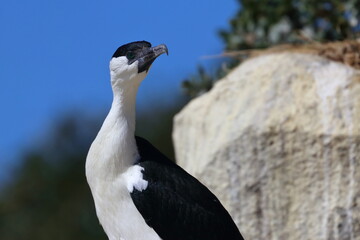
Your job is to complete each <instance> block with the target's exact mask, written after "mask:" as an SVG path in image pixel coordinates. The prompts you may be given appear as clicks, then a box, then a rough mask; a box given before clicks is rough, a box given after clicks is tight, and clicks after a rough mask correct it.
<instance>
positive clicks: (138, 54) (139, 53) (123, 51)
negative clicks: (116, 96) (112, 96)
mask: <svg viewBox="0 0 360 240" xmlns="http://www.w3.org/2000/svg"><path fill="white" fill-rule="evenodd" d="M163 53H166V54H168V49H167V47H166V45H165V44H160V45H158V46H156V47H151V43H149V42H146V41H138V42H131V43H128V44H125V45H123V46H121V47H119V48H118V49H117V50H116V51H115V53H114V54H113V56H112V58H111V60H110V73H111V84H112V85H113V87H115V86H117V87H124V86H126V85H128V84H131V85H134V84H135V85H138V84H140V82H141V81H142V80H143V79H144V78H145V77H146V75H147V73H148V71H149V69H150V66H151V64H152V63H153V62H154V61H155V59H156V58H157V57H158V56H160V55H161V54H163Z"/></svg>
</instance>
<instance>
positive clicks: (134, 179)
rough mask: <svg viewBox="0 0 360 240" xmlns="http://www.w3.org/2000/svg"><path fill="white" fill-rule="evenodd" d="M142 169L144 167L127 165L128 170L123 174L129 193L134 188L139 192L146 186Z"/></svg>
mask: <svg viewBox="0 0 360 240" xmlns="http://www.w3.org/2000/svg"><path fill="white" fill-rule="evenodd" d="M143 170H144V168H142V167H140V166H138V165H135V166H132V167H129V168H128V170H126V172H125V173H124V174H123V177H124V179H125V183H126V188H127V189H128V190H129V192H130V193H132V192H133V191H134V188H135V189H136V190H138V191H140V192H141V191H143V190H145V189H146V188H147V186H148V182H147V181H146V180H144V179H143V174H142V171H143Z"/></svg>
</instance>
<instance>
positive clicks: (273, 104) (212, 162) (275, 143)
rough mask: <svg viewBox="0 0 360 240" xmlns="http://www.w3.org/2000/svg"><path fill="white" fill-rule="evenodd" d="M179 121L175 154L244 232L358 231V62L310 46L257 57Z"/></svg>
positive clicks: (340, 234)
mask: <svg viewBox="0 0 360 240" xmlns="http://www.w3.org/2000/svg"><path fill="white" fill-rule="evenodd" d="M174 122H175V126H174V132H173V139H174V144H175V152H176V158H177V161H178V163H179V164H180V165H181V166H182V167H184V168H185V169H186V170H187V171H189V172H190V173H191V174H193V175H195V176H196V177H197V178H198V179H199V180H200V181H202V182H203V183H204V184H205V185H207V186H208V187H209V188H210V189H211V190H212V191H213V192H214V193H215V194H216V195H217V196H218V197H219V198H220V200H221V201H222V203H223V204H224V205H225V207H226V208H227V209H228V210H229V212H230V214H231V215H232V216H233V218H234V220H235V222H236V224H237V225H238V227H239V229H240V231H241V232H242V234H243V235H244V237H245V238H246V239H248V240H255V239H264V240H265V239H266V240H268V239H279V240H330V239H342V240H345V239H347V240H354V239H356V240H358V239H360V73H359V71H358V70H355V69H354V68H351V67H349V66H346V65H343V64H341V63H338V62H333V61H330V60H328V59H325V58H321V57H319V56H313V55H307V54H298V53H280V54H270V55H265V56H260V57H256V58H253V59H250V60H248V61H246V62H244V63H243V64H241V65H240V66H239V67H237V68H236V69H234V70H233V71H232V72H231V73H230V74H229V75H228V76H227V77H225V78H224V79H222V80H221V81H219V82H218V83H217V84H216V85H215V87H214V88H213V89H212V90H211V91H210V92H208V93H207V94H205V95H203V96H201V97H199V98H197V99H195V100H193V101H191V102H190V103H189V104H188V105H187V106H186V107H185V108H184V109H183V110H182V111H181V112H180V113H179V114H178V115H177V116H176V117H175V120H174Z"/></svg>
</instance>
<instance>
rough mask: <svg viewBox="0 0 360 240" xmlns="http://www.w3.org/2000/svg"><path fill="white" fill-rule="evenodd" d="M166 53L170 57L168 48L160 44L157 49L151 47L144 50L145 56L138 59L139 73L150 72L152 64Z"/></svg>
mask: <svg viewBox="0 0 360 240" xmlns="http://www.w3.org/2000/svg"><path fill="white" fill-rule="evenodd" d="M163 53H166V54H167V55H169V51H168V48H167V47H166V45H165V44H160V45H158V46H156V47H150V48H146V49H144V50H143V54H142V55H141V57H140V58H139V59H138V62H139V63H138V73H141V72H143V71H146V72H147V71H149V68H150V66H151V64H152V63H153V62H154V61H155V59H156V58H157V57H158V56H160V55H161V54H163Z"/></svg>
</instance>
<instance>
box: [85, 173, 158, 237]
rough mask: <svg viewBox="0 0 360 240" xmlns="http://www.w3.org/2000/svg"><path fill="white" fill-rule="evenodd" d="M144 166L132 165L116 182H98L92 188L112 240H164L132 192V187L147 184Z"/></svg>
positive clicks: (107, 232) (100, 214) (106, 229)
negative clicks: (144, 177) (143, 173)
mask: <svg viewBox="0 0 360 240" xmlns="http://www.w3.org/2000/svg"><path fill="white" fill-rule="evenodd" d="M141 169H142V168H141V167H139V166H133V167H130V168H129V169H128V170H127V171H126V172H125V173H123V174H121V175H120V176H119V178H118V179H116V181H110V182H107V181H104V180H101V181H97V184H96V186H94V188H95V189H93V188H92V189H91V190H92V194H93V197H94V201H95V206H96V213H97V216H98V218H99V220H100V223H101V225H102V226H103V228H104V231H105V232H106V234H107V236H108V237H109V239H110V240H161V238H160V237H159V236H158V235H157V233H156V232H155V231H154V229H152V228H150V227H149V226H148V225H147V224H146V222H145V220H144V219H143V217H142V216H141V214H140V213H139V211H138V210H137V209H136V207H135V205H134V203H133V201H132V199H131V196H130V193H129V188H130V190H132V189H133V188H135V189H137V190H141V189H143V188H144V187H145V186H147V185H146V184H147V182H146V181H145V180H143V179H142V173H141ZM139 177H141V178H139ZM144 184H145V185H144Z"/></svg>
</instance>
